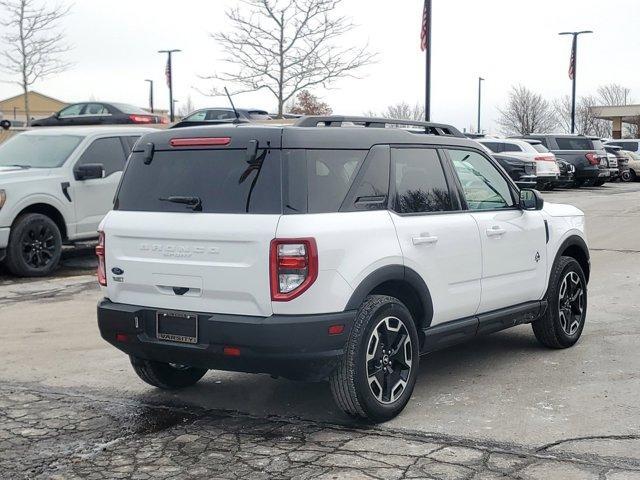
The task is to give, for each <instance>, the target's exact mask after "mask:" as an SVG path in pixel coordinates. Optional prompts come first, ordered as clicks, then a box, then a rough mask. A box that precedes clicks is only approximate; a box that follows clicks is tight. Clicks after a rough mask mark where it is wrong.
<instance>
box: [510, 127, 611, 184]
mask: <svg viewBox="0 0 640 480" xmlns="http://www.w3.org/2000/svg"><path fill="white" fill-rule="evenodd" d="M516 138H522V139H527V140H538V141H540V142H541V143H542V145H544V146H545V147H546V148H547V149H549V151H550V152H551V153H553V154H554V155H556V157H560V158H562V159H563V160H564V161H566V162H569V163H571V164H572V165H573V166H574V167H575V174H574V178H575V180H574V186H575V187H582V186H592V185H596V183H598V184H601V183H600V182H602V183H604V182H605V181H607V180H608V178H609V175H610V173H609V167H608V164H607V156H606V152H605V151H604V148H603V147H602V142H601V141H600V140H599V139H598V140H597V141H596V140H592V139H591V138H589V137H585V136H583V135H565V134H531V135H525V136H522V137H516ZM601 162H602V164H603V165H602V167H601V166H600V165H601Z"/></svg>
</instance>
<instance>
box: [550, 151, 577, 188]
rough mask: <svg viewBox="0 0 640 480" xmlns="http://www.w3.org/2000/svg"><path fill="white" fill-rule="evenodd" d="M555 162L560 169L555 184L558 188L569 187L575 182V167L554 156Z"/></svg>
mask: <svg viewBox="0 0 640 480" xmlns="http://www.w3.org/2000/svg"><path fill="white" fill-rule="evenodd" d="M556 163H557V164H558V168H559V169H560V176H559V177H558V180H557V182H556V184H555V186H556V187H558V188H570V187H573V185H574V183H575V171H576V167H574V166H573V165H571V164H570V163H569V162H566V161H564V160H563V159H561V158H558V157H556Z"/></svg>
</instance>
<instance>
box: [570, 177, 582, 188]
mask: <svg viewBox="0 0 640 480" xmlns="http://www.w3.org/2000/svg"><path fill="white" fill-rule="evenodd" d="M572 187H573V188H582V187H584V180H582V179H581V178H576V179H575V180H574V181H573V185H572Z"/></svg>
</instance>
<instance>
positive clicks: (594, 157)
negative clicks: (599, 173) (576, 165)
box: [585, 153, 600, 165]
mask: <svg viewBox="0 0 640 480" xmlns="http://www.w3.org/2000/svg"><path fill="white" fill-rule="evenodd" d="M585 157H586V159H587V161H588V162H589V163H590V164H591V165H598V164H599V163H600V157H598V156H597V155H596V154H595V153H587V154H586V155H585Z"/></svg>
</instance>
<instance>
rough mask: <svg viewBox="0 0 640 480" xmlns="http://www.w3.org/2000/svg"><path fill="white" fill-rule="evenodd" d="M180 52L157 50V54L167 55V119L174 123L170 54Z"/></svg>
mask: <svg viewBox="0 0 640 480" xmlns="http://www.w3.org/2000/svg"><path fill="white" fill-rule="evenodd" d="M181 51H182V50H178V49H177V48H174V49H173V50H158V53H166V54H167V69H166V74H167V86H168V87H169V119H170V121H171V122H174V121H175V116H174V104H173V66H172V63H171V54H172V53H175V52H181Z"/></svg>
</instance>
